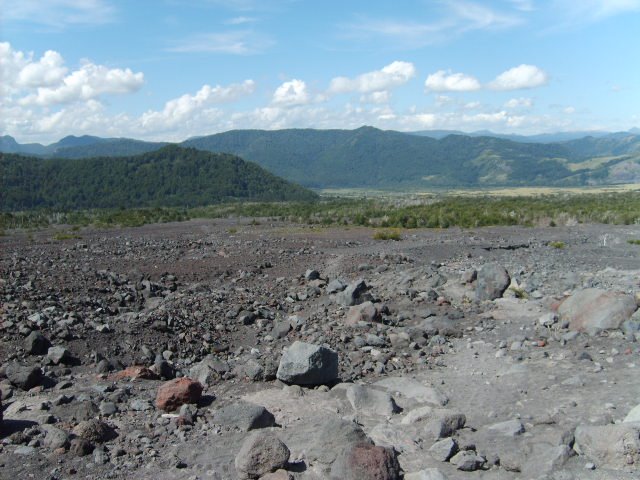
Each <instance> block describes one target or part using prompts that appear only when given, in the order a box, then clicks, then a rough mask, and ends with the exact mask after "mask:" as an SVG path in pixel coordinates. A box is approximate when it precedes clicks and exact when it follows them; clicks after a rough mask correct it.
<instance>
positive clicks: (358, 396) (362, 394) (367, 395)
mask: <svg viewBox="0 0 640 480" xmlns="http://www.w3.org/2000/svg"><path fill="white" fill-rule="evenodd" d="M347 399H348V400H349V403H351V406H352V407H353V409H354V410H355V411H356V412H358V413H362V414H366V415H384V416H386V417H389V416H391V415H393V414H394V413H396V412H398V411H399V410H400V409H399V408H398V405H396V402H395V401H394V400H393V397H392V396H391V395H390V394H389V393H387V392H383V391H380V390H376V389H374V388H371V387H368V386H365V385H350V386H349V387H347Z"/></svg>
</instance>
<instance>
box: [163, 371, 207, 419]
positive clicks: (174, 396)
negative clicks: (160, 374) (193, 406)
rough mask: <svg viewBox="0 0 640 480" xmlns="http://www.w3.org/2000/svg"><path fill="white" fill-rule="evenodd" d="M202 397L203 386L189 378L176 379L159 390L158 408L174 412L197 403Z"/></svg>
mask: <svg viewBox="0 0 640 480" xmlns="http://www.w3.org/2000/svg"><path fill="white" fill-rule="evenodd" d="M201 395H202V385H201V384H200V382H196V381H195V380H192V379H190V378H187V377H182V378H176V379H174V380H170V381H168V382H166V383H163V384H162V385H161V386H160V388H158V394H157V396H156V407H158V408H159V409H161V410H164V411H165V412H172V411H174V410H176V409H177V408H179V407H180V406H181V405H184V404H185V403H197V402H198V400H200V396H201Z"/></svg>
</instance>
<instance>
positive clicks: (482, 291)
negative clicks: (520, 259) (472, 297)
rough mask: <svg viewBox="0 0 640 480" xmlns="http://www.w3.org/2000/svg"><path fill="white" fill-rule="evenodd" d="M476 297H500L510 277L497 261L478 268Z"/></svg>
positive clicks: (484, 298) (480, 298) (492, 298)
mask: <svg viewBox="0 0 640 480" xmlns="http://www.w3.org/2000/svg"><path fill="white" fill-rule="evenodd" d="M477 275H478V276H477V280H476V299H478V300H480V301H482V300H495V299H496V298H500V297H502V294H503V293H504V292H505V290H506V289H507V287H508V286H509V284H510V283H511V279H510V278H509V273H508V272H507V270H506V269H505V268H504V267H503V266H502V265H499V264H497V263H487V264H485V265H483V266H482V267H481V268H480V270H478V274H477Z"/></svg>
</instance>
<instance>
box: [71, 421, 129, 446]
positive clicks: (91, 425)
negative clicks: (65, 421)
mask: <svg viewBox="0 0 640 480" xmlns="http://www.w3.org/2000/svg"><path fill="white" fill-rule="evenodd" d="M72 432H73V434H74V435H76V436H77V437H80V438H84V439H85V440H88V441H90V442H92V443H104V442H108V441H109V440H113V439H114V438H116V437H117V436H118V435H117V433H116V431H115V430H114V429H113V427H111V426H110V425H109V424H107V423H105V422H103V421H102V420H97V419H95V418H93V419H91V420H85V421H82V422H80V423H79V424H78V425H76V426H75V427H74V428H73V430H72Z"/></svg>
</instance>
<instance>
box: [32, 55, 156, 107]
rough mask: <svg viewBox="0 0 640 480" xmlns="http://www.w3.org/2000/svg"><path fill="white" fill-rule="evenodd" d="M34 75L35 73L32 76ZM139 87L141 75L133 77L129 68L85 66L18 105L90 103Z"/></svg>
mask: <svg viewBox="0 0 640 480" xmlns="http://www.w3.org/2000/svg"><path fill="white" fill-rule="evenodd" d="M37 71H38V70H37V69H36V73H37ZM143 83H144V74H143V73H142V72H138V73H134V72H133V71H132V70H131V69H129V68H125V69H121V68H107V67H105V66H103V65H96V64H94V63H86V64H84V65H83V66H82V67H80V69H79V70H75V71H73V72H71V73H70V74H69V75H67V76H66V77H64V78H63V79H62V82H60V84H59V85H53V86H51V87H38V91H37V93H33V94H31V95H28V96H26V97H24V98H23V99H21V100H20V103H22V104H23V105H40V106H48V105H56V104H62V103H70V102H74V101H80V100H90V99H93V98H96V97H99V96H100V95H104V94H114V93H118V94H122V93H131V92H135V91H136V90H138V89H139V88H140V87H141V86H142V85H143Z"/></svg>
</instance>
